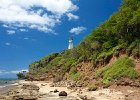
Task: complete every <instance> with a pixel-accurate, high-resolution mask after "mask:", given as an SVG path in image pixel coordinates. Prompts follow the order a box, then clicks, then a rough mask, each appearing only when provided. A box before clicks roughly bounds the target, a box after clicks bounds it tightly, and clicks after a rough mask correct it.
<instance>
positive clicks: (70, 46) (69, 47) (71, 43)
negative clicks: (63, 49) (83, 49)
mask: <svg viewBox="0 0 140 100" xmlns="http://www.w3.org/2000/svg"><path fill="white" fill-rule="evenodd" d="M68 49H73V38H72V37H70V38H69V46H68Z"/></svg>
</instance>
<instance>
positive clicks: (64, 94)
mask: <svg viewBox="0 0 140 100" xmlns="http://www.w3.org/2000/svg"><path fill="white" fill-rule="evenodd" d="M59 96H67V92H65V91H61V92H60V93H59Z"/></svg>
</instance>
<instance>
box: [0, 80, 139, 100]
mask: <svg viewBox="0 0 140 100" xmlns="http://www.w3.org/2000/svg"><path fill="white" fill-rule="evenodd" d="M119 89H120V90H119ZM121 89H122V87H120V88H117V89H113V88H106V89H98V90H97V91H88V90H87V88H86V87H72V88H70V87H65V86H62V87H61V86H59V87H57V86H55V85H54V83H52V82H48V81H44V82H43V81H33V82H31V81H19V82H17V83H16V85H13V86H11V87H5V88H3V89H1V90H0V91H3V90H4V92H3V93H2V92H1V94H0V95H1V96H0V100H127V99H126V98H129V99H128V100H140V99H139V98H140V97H139V93H140V89H139V88H138V89H133V88H131V87H130V88H128V87H127V89H125V88H124V89H122V90H121ZM62 91H65V92H66V93H67V95H66V96H59V94H60V92H62Z"/></svg>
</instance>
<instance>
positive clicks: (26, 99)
mask: <svg viewBox="0 0 140 100" xmlns="http://www.w3.org/2000/svg"><path fill="white" fill-rule="evenodd" d="M12 100H37V97H35V96H28V95H25V96H24V95H16V96H13V99H12Z"/></svg>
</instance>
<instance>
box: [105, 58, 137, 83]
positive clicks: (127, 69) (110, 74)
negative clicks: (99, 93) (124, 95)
mask: <svg viewBox="0 0 140 100" xmlns="http://www.w3.org/2000/svg"><path fill="white" fill-rule="evenodd" d="M121 77H128V78H130V79H134V78H138V77H139V74H138V72H137V71H136V70H135V69H134V64H133V61H132V60H131V59H129V58H128V57H121V58H119V59H118V60H117V61H116V62H115V63H114V64H113V65H112V66H111V67H110V68H109V69H107V70H106V71H105V72H104V75H103V83H104V84H108V83H110V82H111V81H113V80H115V79H119V78H121Z"/></svg>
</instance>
